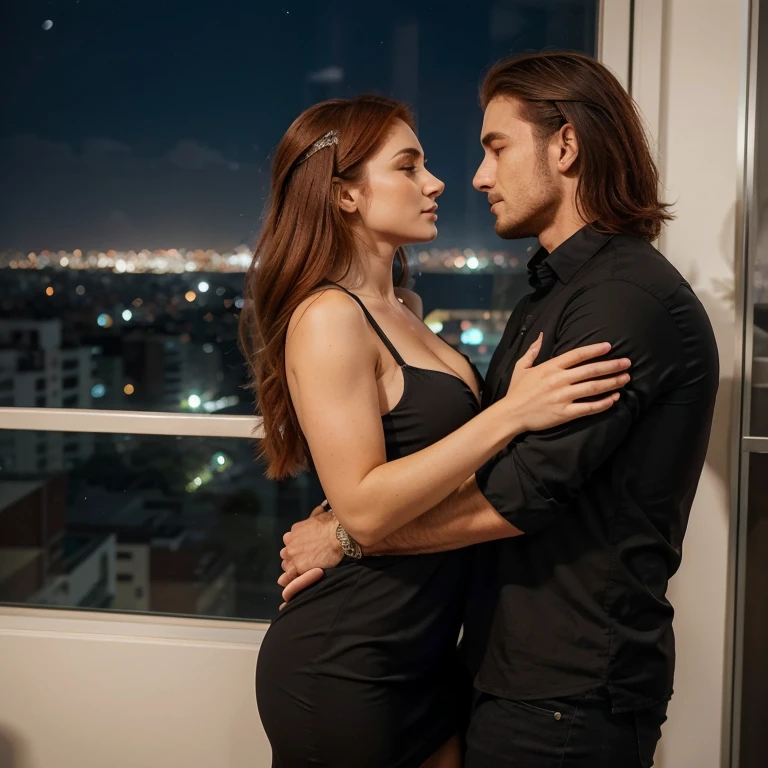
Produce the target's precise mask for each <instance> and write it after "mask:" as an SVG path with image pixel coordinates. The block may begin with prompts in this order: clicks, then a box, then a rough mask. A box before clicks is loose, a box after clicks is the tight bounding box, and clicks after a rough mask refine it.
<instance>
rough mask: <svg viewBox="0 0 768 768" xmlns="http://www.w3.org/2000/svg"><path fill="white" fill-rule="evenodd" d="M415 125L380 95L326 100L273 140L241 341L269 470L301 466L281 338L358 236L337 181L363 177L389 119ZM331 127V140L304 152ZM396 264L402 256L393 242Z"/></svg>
mask: <svg viewBox="0 0 768 768" xmlns="http://www.w3.org/2000/svg"><path fill="white" fill-rule="evenodd" d="M398 119H399V120H402V121H404V122H405V123H407V124H408V125H409V126H411V127H413V118H412V116H411V114H410V112H409V110H408V108H407V107H406V106H405V105H403V104H401V103H399V102H396V101H392V100H391V99H386V98H382V97H379V96H359V97H356V98H353V99H334V100H331V101H325V102H322V103H321V104H316V105H315V106H313V107H310V108H309V109H308V110H306V111H305V112H303V113H302V114H301V115H299V117H298V118H296V120H294V122H293V124H292V125H291V126H290V128H289V129H288V130H287V131H286V133H285V136H283V139H282V141H281V142H280V144H279V145H278V147H277V151H276V153H275V160H274V164H273V166H272V185H271V194H270V203H269V208H268V211H267V214H266V219H265V221H264V226H263V229H262V231H261V235H260V237H259V240H258V243H257V244H256V249H255V252H254V256H253V261H252V262H251V265H250V267H249V268H248V271H247V273H246V276H245V285H244V298H245V304H244V307H243V311H242V313H241V317H240V334H239V335H240V346H241V349H242V351H243V354H244V355H245V358H246V362H247V364H248V368H249V373H250V382H249V388H250V389H251V390H252V391H253V393H254V395H255V398H256V404H257V405H256V410H257V413H258V414H260V415H261V417H262V418H263V425H264V438H263V439H262V440H261V444H260V449H259V454H260V456H261V458H262V459H264V460H265V461H266V464H267V476H268V477H270V478H278V479H279V478H283V477H286V476H288V475H295V474H297V473H298V472H300V471H301V470H302V469H305V468H306V467H307V463H308V459H309V450H308V447H307V444H306V440H305V439H304V436H303V434H302V432H301V428H300V427H299V422H298V418H297V416H296V411H295V410H294V407H293V404H292V402H291V397H290V393H289V391H288V380H287V377H286V370H285V342H286V335H287V330H288V323H289V322H290V320H291V316H292V315H293V313H294V311H295V310H296V308H297V307H298V306H299V305H300V304H301V303H302V302H303V301H304V300H305V299H306V298H307V297H308V296H309V295H310V294H311V293H313V291H315V290H317V288H318V287H319V286H321V285H322V284H323V283H324V282H325V281H327V280H331V279H333V280H340V279H342V278H343V277H345V276H346V275H347V274H348V273H349V271H350V268H351V267H352V265H353V260H354V258H355V255H356V253H357V249H358V247H357V242H356V240H355V237H354V234H353V232H352V229H351V228H350V225H349V223H348V220H347V218H346V216H345V214H343V213H342V211H341V209H340V208H339V192H340V185H339V183H338V181H339V180H341V181H346V182H349V183H352V184H356V183H359V184H364V183H365V164H366V162H367V161H368V160H369V159H370V158H371V157H372V156H373V155H375V153H376V152H377V151H378V149H379V148H380V147H381V145H382V144H383V142H384V141H385V139H386V137H387V135H388V134H389V132H390V130H391V128H392V123H393V122H394V121H395V120H398ZM330 131H336V132H337V134H338V142H339V143H338V146H335V145H331V146H328V147H325V148H323V149H320V150H319V151H317V152H316V153H314V154H313V155H312V156H311V157H310V158H309V159H307V160H305V161H304V162H299V160H300V158H301V157H302V155H304V153H305V152H307V151H308V150H309V149H310V148H311V147H312V145H313V144H314V143H315V142H316V141H317V140H318V139H320V138H321V137H323V136H324V135H325V134H327V133H328V132H330ZM398 257H399V260H400V263H401V267H402V270H401V273H402V274H403V276H405V273H406V272H407V264H406V263H405V256H404V253H403V252H402V251H398Z"/></svg>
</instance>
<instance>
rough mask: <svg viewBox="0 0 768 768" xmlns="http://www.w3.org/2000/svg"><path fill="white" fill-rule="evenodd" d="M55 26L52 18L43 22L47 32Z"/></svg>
mask: <svg viewBox="0 0 768 768" xmlns="http://www.w3.org/2000/svg"><path fill="white" fill-rule="evenodd" d="M52 26H53V22H52V21H51V20H50V19H46V20H45V21H44V22H43V29H44V30H45V31H46V32H47V31H48V30H49V29H50V28H51V27H52Z"/></svg>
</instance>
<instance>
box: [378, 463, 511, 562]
mask: <svg viewBox="0 0 768 768" xmlns="http://www.w3.org/2000/svg"><path fill="white" fill-rule="evenodd" d="M521 533H522V531H521V530H519V529H518V528H515V526H514V525H512V524H510V523H508V522H507V521H506V520H505V519H504V518H503V517H502V516H501V515H500V514H499V513H498V512H497V511H496V510H495V509H494V508H493V506H491V504H490V503H489V502H488V500H487V499H486V498H485V496H483V494H482V493H480V490H479V489H478V487H477V483H476V482H475V478H474V476H472V477H471V478H469V480H467V481H466V482H465V483H464V484H463V485H462V486H461V488H459V489H458V490H457V491H454V492H453V493H452V494H451V495H450V496H449V497H448V498H447V499H445V500H444V501H442V502H440V504H438V505H437V506H436V507H434V508H433V509H431V510H430V511H429V512H427V513H425V514H423V515H422V516H421V517H419V518H417V519H416V520H414V521H413V522H411V523H409V524H408V525H406V526H404V527H402V528H401V529H400V530H399V531H395V533H393V534H391V535H389V536H387V538H386V539H383V540H382V541H380V542H378V544H375V545H374V546H372V547H364V548H363V551H364V552H365V554H366V555H391V554H400V555H420V554H425V553H428V552H445V551H447V550H451V549H460V548H461V547H468V546H470V545H471V544H479V543H481V542H483V541H494V540H495V539H507V538H510V537H512V536H519V535H520V534H521Z"/></svg>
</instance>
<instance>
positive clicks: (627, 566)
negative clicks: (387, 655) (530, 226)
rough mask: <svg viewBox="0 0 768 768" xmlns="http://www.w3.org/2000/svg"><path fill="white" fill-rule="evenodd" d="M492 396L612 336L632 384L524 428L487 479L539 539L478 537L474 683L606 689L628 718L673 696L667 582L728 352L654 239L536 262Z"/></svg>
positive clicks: (585, 240) (580, 238)
mask: <svg viewBox="0 0 768 768" xmlns="http://www.w3.org/2000/svg"><path fill="white" fill-rule="evenodd" d="M529 269H530V271H531V275H532V277H531V282H532V285H533V286H534V288H535V290H534V293H533V294H531V295H529V296H527V297H526V298H524V299H523V300H522V301H521V302H520V304H519V305H518V306H517V307H516V309H515V311H514V312H513V314H512V316H511V317H510V320H509V323H508V324H507V328H506V330H505V332H504V335H503V337H502V339H501V342H500V344H499V347H498V348H497V350H496V353H495V354H494V356H493V360H492V361H491V365H490V368H489V371H488V377H487V380H486V386H485V389H484V394H483V405H484V406H487V405H489V404H491V403H493V402H495V401H496V400H498V399H499V398H501V397H502V396H503V395H504V394H505V392H506V390H507V387H508V385H509V380H510V377H511V375H512V371H513V368H514V365H515V363H516V362H517V360H518V359H519V358H520V357H521V356H522V355H523V354H524V352H525V351H526V350H527V349H528V347H529V346H530V344H531V343H532V342H533V341H534V340H535V339H536V337H537V336H538V334H539V332H543V334H544V340H543V346H542V350H541V353H540V354H539V358H538V360H537V362H542V361H543V360H547V359H549V358H551V357H554V356H556V355H559V354H561V353H562V352H566V351H568V350H570V349H574V348H575V347H580V346H583V345H586V344H593V343H596V342H602V341H609V342H611V344H612V345H613V348H612V351H611V353H610V355H609V356H610V357H628V358H629V359H630V360H631V362H632V367H631V368H630V370H629V373H630V375H631V381H630V382H629V384H628V385H627V386H626V388H625V389H624V390H623V391H622V393H621V398H620V400H619V402H618V403H616V404H615V405H614V406H613V407H612V408H611V409H610V410H608V411H606V412H604V413H601V414H597V415H594V416H590V417H587V418H583V419H579V420H576V421H573V422H570V423H569V424H565V425H564V426H561V427H557V428H555V429H550V430H547V431H544V432H537V433H528V434H525V435H522V436H520V437H519V438H518V439H516V440H515V441H514V442H513V443H511V444H510V445H509V446H508V447H507V448H506V449H505V450H504V451H502V452H501V453H500V454H498V455H497V456H495V457H494V458H493V459H492V460H491V461H489V462H488V463H487V464H486V465H485V466H484V467H483V468H482V469H481V470H480V471H479V472H478V473H477V482H478V486H479V488H480V490H481V492H482V493H483V494H484V495H485V496H486V498H487V499H488V501H489V502H490V503H491V504H492V505H493V506H494V508H495V509H496V510H497V511H498V512H499V513H500V514H501V515H503V516H504V517H505V518H506V519H507V520H508V521H509V522H510V523H512V524H513V525H515V526H516V527H517V528H519V529H520V530H522V531H523V532H524V534H525V535H523V536H518V537H516V538H512V539H505V540H503V541H499V542H493V543H489V544H484V545H481V546H480V547H478V548H477V557H478V568H477V579H476V581H475V583H474V585H473V590H472V596H471V599H470V601H469V605H468V612H467V621H466V623H465V630H464V632H465V635H464V645H465V648H466V650H467V652H468V657H469V659H470V661H471V663H472V666H473V667H474V669H475V671H476V677H475V685H476V687H477V688H479V689H481V690H483V691H485V692H487V693H491V694H495V695H497V696H503V697H507V698H514V699H529V700H531V699H537V698H552V697H555V696H569V695H575V694H579V693H583V692H586V691H590V690H595V689H601V688H602V689H605V690H607V691H608V693H609V694H610V696H611V699H612V702H613V708H614V710H615V711H622V710H629V709H638V708H642V707H644V706H647V705H649V704H652V703H656V702H660V701H664V700H666V699H668V698H669V697H670V696H671V693H672V678H673V671H674V656H675V651H674V637H673V633H672V616H673V609H672V607H671V605H670V604H669V602H668V601H667V598H666V591H667V584H668V581H669V578H670V577H671V576H672V574H674V573H675V571H676V570H677V569H678V567H679V565H680V559H681V548H682V543H683V535H684V533H685V529H686V524H687V522H688V515H689V512H690V509H691V504H692V502H693V497H694V494H695V491H696V486H697V483H698V480H699V476H700V474H701V470H702V467H703V465H704V459H705V455H706V450H707V443H708V440H709V433H710V427H711V423H712V413H713V409H714V402H715V394H716V392H717V385H718V356H717V347H716V344H715V338H714V334H713V332H712V327H711V325H710V322H709V319H708V318H707V315H706V313H705V311H704V309H703V307H702V305H701V303H700V302H699V300H698V299H697V298H696V296H695V295H694V293H693V291H692V290H691V288H690V286H689V285H688V284H687V283H686V282H685V280H684V279H683V278H682V277H681V276H680V274H679V273H678V272H677V271H676V270H675V269H674V268H673V267H672V266H671V265H670V264H669V262H668V261H667V260H666V259H665V258H664V257H663V256H662V255H661V254H660V253H659V252H658V251H656V250H655V249H654V248H653V246H651V245H650V244H649V243H647V242H645V241H643V240H640V239H637V238H633V237H628V236H624V235H614V236H611V235H603V234H599V233H597V232H596V231H594V230H593V229H592V228H591V227H589V226H587V227H584V228H583V229H581V230H580V231H578V232H577V233H576V234H575V235H573V236H572V237H571V238H570V239H569V240H567V241H566V242H565V243H563V244H562V245H561V246H560V247H558V248H557V249H556V250H554V251H553V252H552V253H551V254H547V253H546V251H543V250H542V251H539V253H538V254H537V255H536V256H534V258H533V259H532V262H531V265H530V266H529Z"/></svg>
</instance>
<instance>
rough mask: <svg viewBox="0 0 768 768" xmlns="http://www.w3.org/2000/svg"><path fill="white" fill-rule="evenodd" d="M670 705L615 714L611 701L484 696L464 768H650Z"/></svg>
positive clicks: (471, 731)
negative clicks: (514, 698)
mask: <svg viewBox="0 0 768 768" xmlns="http://www.w3.org/2000/svg"><path fill="white" fill-rule="evenodd" d="M666 710H667V705H666V703H664V704H660V705H656V706H654V707H650V708H648V709H642V710H638V711H635V712H624V713H620V714H612V713H611V707H610V703H609V702H608V700H607V697H606V696H604V695H602V694H599V693H598V694H587V695H584V696H578V697H573V698H567V699H547V700H541V701H510V700H508V699H501V698H498V697H496V696H491V695H489V694H485V693H482V694H479V695H478V697H477V699H476V701H475V705H474V709H473V711H472V717H471V720H470V723H469V729H468V731H467V735H466V739H467V748H466V749H467V751H466V755H465V762H464V768H650V767H651V766H652V765H653V753H654V751H655V750H656V744H657V742H658V740H659V737H660V736H661V726H662V724H663V723H664V721H665V720H666V719H667V718H666Z"/></svg>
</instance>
